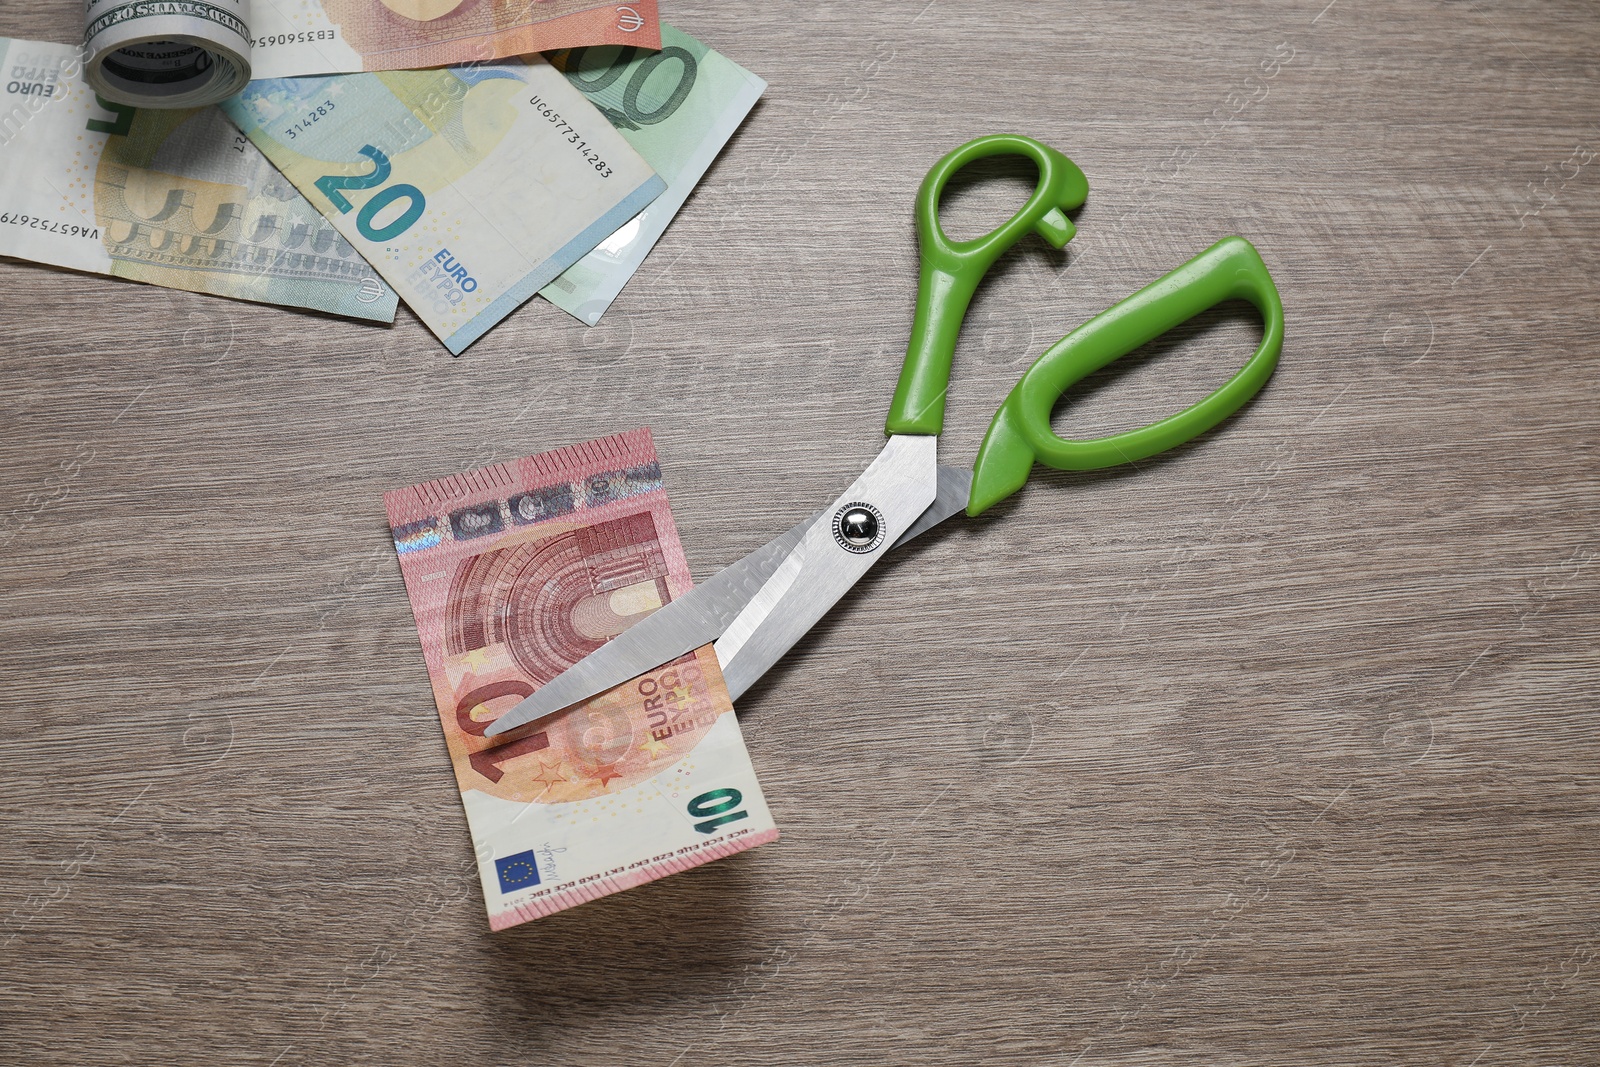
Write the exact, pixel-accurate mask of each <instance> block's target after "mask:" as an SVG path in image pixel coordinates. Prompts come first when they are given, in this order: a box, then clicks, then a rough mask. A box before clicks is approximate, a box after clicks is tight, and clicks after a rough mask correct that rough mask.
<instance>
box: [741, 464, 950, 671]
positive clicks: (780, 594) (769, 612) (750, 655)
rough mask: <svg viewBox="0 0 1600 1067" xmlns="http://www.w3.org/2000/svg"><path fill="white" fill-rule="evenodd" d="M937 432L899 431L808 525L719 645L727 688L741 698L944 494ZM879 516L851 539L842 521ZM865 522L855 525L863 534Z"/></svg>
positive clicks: (856, 529)
mask: <svg viewBox="0 0 1600 1067" xmlns="http://www.w3.org/2000/svg"><path fill="white" fill-rule="evenodd" d="M937 447H938V438H936V437H924V436H912V435H909V434H896V435H894V436H892V437H890V438H889V443H888V444H886V445H885V446H884V448H883V451H882V452H880V453H879V454H878V458H877V459H875V460H873V461H872V465H871V466H869V467H868V468H867V469H866V471H865V472H864V473H863V474H862V475H861V477H859V478H857V479H856V481H855V483H854V484H853V485H851V486H850V488H849V489H847V490H845V491H844V493H843V494H842V495H840V496H839V498H838V499H837V500H835V501H834V502H833V503H832V504H830V505H829V506H828V507H826V508H824V509H823V511H822V515H821V516H820V517H819V518H818V519H817V521H816V522H814V523H812V524H811V526H810V527H809V528H808V529H807V531H806V534H805V538H804V540H802V541H801V542H800V543H799V544H798V545H797V546H796V547H795V549H794V551H793V552H791V553H789V555H788V557H787V558H786V559H784V561H783V563H782V564H781V565H780V566H779V567H778V569H777V570H776V571H774V572H773V574H772V577H770V578H768V579H767V582H766V584H765V585H763V586H762V587H761V590H760V592H758V593H757V594H756V595H755V597H754V598H752V599H751V601H750V603H749V604H748V605H747V606H746V607H745V609H744V611H742V612H740V613H739V617H738V618H736V619H734V620H733V622H732V623H731V624H729V626H728V628H727V630H726V632H724V633H723V635H722V637H721V639H720V640H718V641H717V643H716V646H715V647H716V652H717V659H718V661H719V662H721V664H722V676H723V679H724V680H725V681H726V682H727V683H728V693H729V694H730V695H731V696H732V697H733V699H734V700H738V699H739V697H740V696H741V695H742V694H743V693H744V691H745V690H746V689H749V688H750V686H751V685H753V684H754V683H755V681H756V679H758V678H760V677H761V676H762V675H763V674H765V673H766V672H767V669H768V668H769V667H771V666H772V665H773V664H774V663H776V662H777V661H778V660H779V658H781V657H782V656H783V654H784V653H785V652H787V651H789V649H790V648H791V647H792V646H793V645H794V643H795V642H796V641H798V640H800V638H801V637H802V636H803V635H804V634H805V633H806V632H807V631H808V630H810V629H811V627H812V626H813V625H814V624H815V623H816V621H817V620H818V619H820V618H822V616H823V615H825V614H826V613H827V611H828V609H829V608H831V607H833V605H834V604H835V603H837V602H838V600H839V598H840V597H841V596H843V595H844V594H845V592H846V590H848V589H849V588H850V587H851V586H852V585H854V584H855V583H856V582H857V581H859V580H860V578H861V576H862V575H863V574H865V573H866V572H867V571H868V570H869V569H870V568H871V567H872V565H873V564H874V563H876V562H877V561H878V560H880V559H882V558H883V556H884V554H885V553H887V552H888V551H889V549H890V548H891V547H892V546H893V545H894V544H895V543H896V541H898V540H899V538H900V536H901V535H902V534H904V533H905V532H906V531H908V530H910V529H911V527H912V526H913V525H914V524H915V523H916V521H917V519H918V518H920V517H921V515H922V513H923V512H924V511H926V510H927V509H928V507H929V505H931V504H932V503H933V502H934V499H935V498H936V497H937V495H938V489H939V486H938V481H939V473H938V454H937ZM855 508H860V509H863V510H864V511H866V512H871V513H874V514H873V521H872V523H871V524H870V525H871V527H872V528H873V529H874V530H875V531H877V534H878V536H877V539H876V540H875V541H873V542H872V543H871V544H870V545H865V544H862V545H854V544H851V543H850V542H851V540H852V538H851V536H850V531H849V530H848V529H843V528H841V525H840V523H841V519H842V518H843V517H844V516H845V515H846V514H847V513H849V512H851V511H852V510H853V509H855ZM864 529H865V524H856V525H855V527H854V530H855V533H856V534H860V533H861V532H862V531H863V530H864Z"/></svg>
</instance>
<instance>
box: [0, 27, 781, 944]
mask: <svg viewBox="0 0 1600 1067" xmlns="http://www.w3.org/2000/svg"><path fill="white" fill-rule="evenodd" d="M0 70H3V71H4V77H3V78H0V85H3V86H4V94H3V95H0V255H3V256H11V257H15V258H21V259H27V260H32V261H35V262H38V263H45V264H51V265H54V266H59V267H67V268H71V269H74V270H80V271H90V272H95V273H99V274H107V275H114V276H116V277H119V278H126V279H130V280H133V281H141V282H149V283H154V284H157V285H165V286H170V287H173V288H177V289H186V290H190V291H193V292H200V293H209V294H213V295H216V296H224V297H233V298H236V299H242V300H254V301H260V302H264V303H271V304H280V305H285V306H290V307H296V308H309V309H313V310H316V311H322V312H327V313H331V314H335V315H343V316H348V317H351V318H357V319H369V320H377V321H382V322H392V321H393V320H394V317H395V312H396V308H397V306H398V304H399V302H400V301H404V302H405V303H406V304H407V306H409V307H410V308H411V309H412V310H413V311H414V312H415V313H416V315H417V317H418V318H419V319H421V320H422V322H423V323H424V324H425V325H426V326H427V327H428V329H429V330H431V331H432V332H433V334H434V335H435V336H436V337H437V338H438V339H439V340H440V341H441V342H442V343H443V344H444V346H445V347H446V348H447V349H448V350H449V351H450V352H452V353H455V354H460V353H461V352H462V351H463V350H464V349H465V348H466V347H467V346H468V345H470V344H472V343H473V342H474V341H475V340H477V339H478V338H479V337H482V336H483V334H484V333H485V332H487V331H488V330H490V329H491V328H492V327H493V326H494V325H495V324H496V323H498V322H500V321H501V320H503V319H504V318H505V317H506V316H507V315H509V314H511V313H512V312H513V311H515V310H516V309H517V308H519V307H520V306H521V305H522V304H524V303H525V302H526V301H528V300H530V299H531V298H532V297H533V296H534V295H535V294H536V293H542V294H543V295H544V297H545V298H547V299H548V301H549V302H550V303H553V304H554V305H556V306H557V307H559V308H561V309H562V310H564V311H566V312H567V313H569V314H571V315H573V316H574V317H576V318H578V319H580V320H582V321H583V322H585V323H587V324H589V325H591V326H592V325H594V324H595V323H596V322H598V321H599V319H600V316H601V315H602V314H603V313H604V312H605V311H606V309H607V308H608V307H609V306H610V304H611V302H612V301H613V300H614V299H615V298H616V297H617V294H618V293H619V292H620V291H621V289H622V287H623V286H624V285H625V284H626V282H627V281H628V279H629V278H630V277H632V275H633V273H634V272H635V271H636V270H637V269H638V268H639V265H640V263H641V262H642V261H643V260H644V258H645V257H646V255H647V254H648V253H649V252H650V250H651V249H652V248H653V247H654V246H655V244H656V241H657V240H658V239H659V238H660V237H661V236H662V233H663V231H664V230H665V229H666V228H667V225H668V223H670V222H671V220H672V218H673V217H674V216H675V215H676V214H677V212H678V211H679V209H680V208H681V207H682V206H683V204H684V202H685V200H686V199H687V198H688V195H689V193H690V192H691V191H692V190H693V188H694V187H695V185H696V184H697V183H698V182H699V181H700V179H701V177H702V175H704V174H705V172H706V170H707V168H708V167H709V166H710V165H711V162H712V160H713V159H714V158H715V157H716V155H717V154H718V152H720V151H721V149H722V147H723V146H724V145H725V144H726V143H727V141H728V140H729V138H730V137H732V135H733V133H734V131H735V130H736V129H737V128H738V126H739V124H740V123H741V122H743V120H744V118H745V116H746V115H747V114H748V113H749V112H750V110H751V108H752V107H753V106H754V105H755V103H756V100H757V98H758V97H759V96H760V95H761V93H762V91H763V90H764V89H765V88H766V84H765V83H764V82H763V81H762V80H761V79H760V78H758V77H756V76H755V75H754V74H751V73H750V72H749V71H747V70H745V69H743V68H742V67H740V66H739V65H737V64H736V63H734V62H732V61H731V60H729V59H727V58H726V57H724V56H722V55H721V54H719V53H718V52H715V51H713V50H712V49H710V48H708V47H707V46H706V45H704V44H702V43H701V42H700V41H698V40H696V39H694V38H693V37H691V36H689V35H688V34H686V33H683V32H682V31H680V30H678V29H675V28H673V27H671V26H668V25H665V24H663V23H661V22H660V20H659V17H658V13H657V10H656V4H655V0H630V2H628V3H625V4H615V3H609V4H596V3H593V2H591V0H296V2H295V3H292V4H291V3H284V4H279V3H276V2H274V0H266V2H262V0H257V2H256V3H254V4H251V3H249V2H248V0H88V2H87V21H86V28H85V36H84V42H83V44H82V46H81V47H78V46H70V45H63V44H48V43H41V42H36V41H24V40H16V39H11V38H5V37H0ZM300 326H301V328H305V329H310V328H313V327H312V325H311V324H310V323H308V322H302V323H301V324H300ZM289 328H292V326H291V327H289ZM386 503H387V506H388V512H389V520H390V525H391V527H392V529H393V535H394V542H395V546H396V549H397V550H398V552H399V553H400V566H401V571H402V573H403V575H404V577H405V583H406V588H407V591H408V592H409V594H410V597H411V603H412V607H413V609H414V611H415V615H416V620H417V627H418V631H419V633H420V635H421V638H422V647H423V653H424V658H425V660H426V663H427V667H428V672H429V675H430V677H431V680H432V684H433V692H434V696H435V698H436V702H437V704H438V710H439V716H440V720H441V722H442V724H443V727H444V734H445V740H446V743H447V749H448V752H449V755H450V758H451V760H452V761H453V763H454V767H455V772H456V777H457V780H458V782H459V784H460V787H461V797H462V801H463V803H464V804H465V806H466V809H467V816H468V821H469V823H470V826H471V831H472V837H473V843H474V846H475V851H476V855H477V863H478V868H479V871H480V874H481V876H482V881H483V888H484V897H485V902H486V904H487V907H488V912H489V919H490V924H491V926H493V927H494V928H495V929H500V928H503V927H506V926H511V925H514V924H516V923H519V922H523V921H526V920H528V919H532V918H536V917H539V916H541V915H547V914H549V913H551V912H553V911H558V910H560V909H562V908H567V907H571V906H572V905H574V904H578V903H581V902H583V901H586V900H590V899H593V898H595V897H597V896H602V895H604V894H606V893H611V892H615V891H617V890H620V889H626V888H628V887H630V886H634V885H639V884H641V883H644V882H648V881H651V880H654V879H656V878H660V877H663V876H665V875H668V874H671V873H674V872H676V871H682V870H685V869H687V868H690V867H693V866H696V865H698V864H701V863H705V862H707V861H709V860H713V859H717V858H719V857H722V856H727V855H731V854H732V853H735V852H739V851H742V850H744V849H747V848H751V847H752V846H755V845H759V844H762V843H763V842H766V841H771V840H773V839H775V838H776V837H777V834H778V831H777V829H776V827H775V826H774V825H773V822H772V817H771V814H770V813H769V812H768V810H767V806H766V802H765V800H764V799H763V798H762V794H761V787H760V785H759V783H758V782H757V781H756V777H755V773H754V771H753V770H752V768H751V764H750V757H749V754H748V753H747V752H746V751H745V746H744V741H743V739H742V737H741V735H740V732H739V724H738V722H737V720H736V719H735V718H734V714H733V706H732V703H731V701H730V700H729V697H728V691H727V688H726V686H725V685H724V684H723V681H722V677H721V674H720V670H719V667H718V663H717V658H716V656H715V654H714V653H713V652H712V651H711V649H710V648H709V647H706V648H702V649H699V650H698V651H696V652H693V653H690V654H688V655H686V656H683V657H681V658H680V659H678V660H676V661H674V662H672V663H668V664H665V665H663V666H661V667H658V668H656V669H655V670H653V671H650V672H648V673H647V674H645V675H643V676H641V677H640V678H637V679H634V680H633V681H632V682H630V683H628V684H627V685H624V686H621V687H619V688H617V689H615V690H612V691H611V692H608V693H605V694H602V695H601V696H599V697H596V698H594V699H593V700H590V701H587V702H586V703H584V704H582V705H579V706H577V707H575V708H570V709H568V710H566V711H564V712H562V713H560V714H558V715H556V716H554V717H552V718H550V719H547V720H544V721H543V722H540V723H536V724H534V725H533V727H531V728H530V729H528V730H524V731H521V732H520V735H518V734H516V733H514V734H513V735H511V736H510V738H509V740H507V739H504V738H496V739H494V740H493V741H491V739H489V738H488V737H486V736H485V730H486V728H487V726H488V724H489V723H491V722H492V721H493V720H494V718H495V717H496V716H497V715H499V714H501V713H503V712H504V711H505V710H507V709H509V708H510V707H511V706H512V705H514V704H515V703H516V702H517V701H518V700H519V699H521V698H522V697H524V696H527V695H529V694H531V693H532V692H533V691H534V690H535V689H537V688H538V687H539V686H540V685H542V684H544V683H545V682H547V681H549V680H550V679H551V678H553V677H554V676H555V675H556V674H559V673H560V672H561V671H562V670H564V669H565V668H566V667H568V666H570V665H571V664H573V663H575V662H576V661H577V660H578V659H580V658H582V656H584V655H585V654H586V653H588V652H589V651H592V650H593V649H595V648H598V647H599V646H600V645H601V644H603V643H604V642H605V641H607V640H609V639H610V638H611V637H613V636H615V635H616V634H618V633H620V632H621V631H622V630H623V629H624V628H626V627H627V626H629V625H631V624H632V623H633V622H635V621H637V620H638V619H641V618H643V617H645V616H646V615H648V614H649V613H650V612H651V611H654V610H655V609H657V608H659V607H660V606H661V605H663V604H665V603H667V602H668V601H670V600H672V599H673V598H674V597H678V596H681V595H683V594H684V593H685V592H687V591H688V589H689V588H690V581H689V569H688V565H687V563H686V562H685V561H684V557H683V550H682V548H681V547H680V546H679V544H678V538H677V532H676V530H675V529H674V527H673V524H672V515H671V512H670V510H669V509H668V506H667V498H666V494H665V492H664V491H663V489H662V486H661V469H660V467H659V465H658V464H657V462H656V456H655V451H654V447H653V445H652V443H651V440H650V435H649V432H648V431H635V432H633V433H628V434H621V435H617V436H614V437H609V438H603V439H601V440H599V441H592V442H589V443H587V444H583V445H577V446H573V447H570V448H566V449H562V450H560V451H557V452H552V453H547V454H545V455H541V456H533V457H530V458H527V459H523V460H519V461H517V462H514V463H503V464H497V465H495V466H493V467H489V468H485V469H483V470H478V471H472V472H469V473H467V474H463V475H456V476H451V477H447V478H442V479H438V480H435V481H431V482H425V483H422V484H420V485H415V486H412V487H410V488H408V489H402V490H398V491H396V492H393V493H390V494H389V495H388V498H387V501H386Z"/></svg>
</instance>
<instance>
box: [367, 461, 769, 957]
mask: <svg viewBox="0 0 1600 1067" xmlns="http://www.w3.org/2000/svg"><path fill="white" fill-rule="evenodd" d="M384 502H385V504H386V505H387V508H388V514H389V523H390V525H391V527H392V532H393V535H394V544H395V549H396V551H398V552H399V554H400V572H401V574H402V575H403V576H404V577H405V583H406V592H407V593H408V594H409V596H410V599H411V610H412V612H413V613H414V614H415V616H416V620H417V632H418V633H419V634H420V635H421V638H422V653H423V658H424V659H425V660H426V661H427V665H428V677H429V679H430V680H431V681H432V683H433V695H434V700H435V702H436V703H437V705H438V709H439V719H440V721H441V723H442V724H443V726H444V735H445V742H446V744H447V746H448V747H449V750H450V759H451V762H452V763H453V764H454V766H455V772H456V781H457V783H458V784H459V785H460V787H461V800H462V803H463V804H464V805H465V806H466V809H467V822H468V825H469V827H470V829H471V831H472V841H473V846H474V849H475V851H476V853H477V858H478V872H479V876H480V878H481V880H482V882H483V895H484V901H485V903H486V905H487V907H488V911H489V925H490V926H491V927H492V928H493V929H496V930H500V929H504V928H505V927H508V926H514V925H516V924H517V923H521V922H525V921H527V920H529V919H535V918H538V917H539V916H542V915H548V914H550V913H551V912H555V911H560V910H562V909H563V908H570V907H572V906H573V905H576V904H581V903H583V902H584V901H587V900H593V899H595V898H596V897H600V896H605V895H606V894H608V893H615V892H618V891H620V890H623V889H627V888H630V887H632V886H636V885H640V884H642V883H644V882H649V881H653V880H655V879H657V878H662V877H665V876H666V875H669V874H672V873H674V872H677V871H683V870H687V869H689V868H690V867H695V866H698V865H700V864H702V863H707V862H709V861H711V860H714V859H717V858H719V857H722V856H728V855H732V854H733V853H735V852H741V851H743V850H744V849H747V848H753V847H754V846H756V845H759V844H763V843H765V842H768V841H773V840H776V839H777V836H778V830H777V827H776V826H774V825H773V822H772V815H771V813H770V812H769V811H768V810H767V804H766V800H765V799H764V798H763V797H762V795H761V786H760V784H759V783H758V782H757V781H756V776H755V772H754V770H753V769H752V768H751V766H750V756H749V753H748V752H746V751H745V746H744V739H743V737H742V735H741V734H740V732H739V723H738V720H737V719H735V718H734V714H733V705H732V703H731V702H730V701H729V699H728V692H727V689H726V687H725V686H724V685H723V683H722V675H721V672H720V671H719V669H718V666H717V657H716V655H715V654H714V653H713V652H712V651H711V648H710V646H709V645H708V646H706V647H704V648H701V649H699V650H697V651H695V652H691V653H690V654H688V655H686V656H683V657H682V658H680V659H678V660H676V661H674V662H672V663H667V664H663V665H662V666H660V667H657V668H655V669H654V670H651V671H648V672H646V673H645V674H643V675H641V676H639V677H638V678H635V679H634V680H633V681H631V682H628V683H627V684H626V685H622V686H618V687H617V688H616V689H613V690H611V691H610V692H607V693H604V694H602V695H600V696H598V697H596V698H594V699H593V700H590V701H588V702H587V703H585V704H581V705H578V706H577V707H574V708H570V709H568V710H567V711H565V712H562V713H560V714H559V715H557V716H554V717H552V718H548V719H544V720H542V721H540V722H539V723H538V724H536V725H535V726H534V727H531V728H530V730H531V732H529V731H523V732H522V734H521V736H517V733H518V732H517V731H513V732H512V733H511V734H510V735H507V736H510V737H512V738H514V740H511V741H510V742H509V743H504V744H502V743H500V742H501V741H502V740H503V739H502V738H495V739H494V740H493V741H490V740H489V739H488V738H485V737H484V730H485V729H486V728H487V727H488V726H489V724H490V723H492V722H493V721H494V720H495V718H496V717H497V716H498V715H500V714H502V713H504V712H505V711H507V710H509V709H510V708H511V707H512V706H513V705H515V704H516V703H517V702H518V701H519V700H521V699H522V698H523V697H525V696H527V695H529V694H530V693H532V692H534V690H536V689H538V688H539V686H541V685H543V684H544V683H545V682H548V681H549V680H550V679H552V678H554V677H555V676H556V675H557V674H559V673H561V672H562V671H563V670H565V669H566V668H567V667H569V666H571V665H572V664H574V663H576V662H577V661H578V660H579V659H581V658H583V657H584V656H585V655H587V654H588V653H589V652H591V651H593V650H594V649H596V648H599V647H600V646H601V645H602V644H604V643H605V642H606V641H607V640H609V639H610V638H611V637H613V636H615V635H616V634H618V633H621V632H622V631H623V630H625V629H626V628H627V627H628V626H630V625H632V624H633V623H634V622H637V621H638V620H639V619H642V618H644V617H645V616H647V615H648V614H650V612H652V611H654V610H655V609H656V608H658V607H660V606H661V605H662V604H665V603H667V602H668V601H670V600H672V599H673V598H674V597H677V596H682V595H683V594H684V593H686V592H687V591H688V590H689V589H690V587H691V583H690V580H689V568H688V564H687V563H686V562H685V560H684V557H683V549H682V547H681V546H680V545H679V543H678V534H677V529H676V528H675V527H674V526H673V523H672V513H671V511H670V510H669V508H668V506H667V496H666V493H665V492H664V491H663V490H662V488H661V467H660V465H659V464H658V463H657V461H656V454H655V447H654V445H653V444H652V442H651V439H650V432H649V430H635V431H633V432H631V433H625V434H617V435H615V436H612V437H604V438H601V439H600V440H598V441H590V442H587V443H585V444H581V445H573V446H571V447H568V448H563V449H560V450H558V451H555V452H547V453H545V454H543V455H539V456H531V457H529V458H526V459H521V460H516V461H514V462H511V463H499V464H496V465H494V466H492V467H485V468H483V469H482V470H476V471H469V472H467V473H465V474H458V475H454V476H452V477H448V478H441V479H439V480H438V481H433V482H425V483H423V484H422V485H414V486H411V487H410V488H408V489H400V490H397V491H395V492H391V493H388V494H385V497H384Z"/></svg>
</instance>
